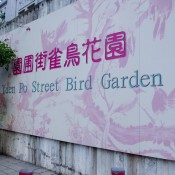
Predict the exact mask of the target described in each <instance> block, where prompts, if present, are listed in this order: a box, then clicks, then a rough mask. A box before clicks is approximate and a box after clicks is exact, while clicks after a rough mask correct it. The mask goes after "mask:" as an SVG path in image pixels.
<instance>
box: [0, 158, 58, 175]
mask: <svg viewBox="0 0 175 175" xmlns="http://www.w3.org/2000/svg"><path fill="white" fill-rule="evenodd" d="M21 169H32V170H33V172H34V173H33V175H56V173H54V172H52V171H48V170H47V169H44V168H41V167H37V166H35V165H33V164H30V163H26V162H23V161H21V160H16V159H13V158H11V157H7V156H4V155H0V175H19V171H20V170H21Z"/></svg>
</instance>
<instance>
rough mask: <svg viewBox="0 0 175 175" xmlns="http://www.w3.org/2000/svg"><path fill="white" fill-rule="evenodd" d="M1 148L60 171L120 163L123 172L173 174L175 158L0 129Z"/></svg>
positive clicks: (92, 173) (90, 171) (77, 172)
mask: <svg viewBox="0 0 175 175" xmlns="http://www.w3.org/2000/svg"><path fill="white" fill-rule="evenodd" d="M0 152H2V153H3V154H5V155H9V156H12V157H15V158H17V159H20V160H24V161H27V162H31V163H34V164H36V165H39V166H42V167H46V168H48V169H50V170H53V171H56V172H57V173H60V174H63V175H108V174H110V170H111V167H114V166H118V167H123V168H124V169H125V171H126V175H174V174H175V162H173V161H167V160H159V159H155V158H149V157H142V156H136V155H131V154H124V153H118V152H113V151H107V150H102V149H97V148H90V147H86V146H81V145H75V144H71V143H65V142H60V141H54V140H50V139H45V138H39V137H34V136H29V135H25V134H19V133H14V132H9V131H3V130H0Z"/></svg>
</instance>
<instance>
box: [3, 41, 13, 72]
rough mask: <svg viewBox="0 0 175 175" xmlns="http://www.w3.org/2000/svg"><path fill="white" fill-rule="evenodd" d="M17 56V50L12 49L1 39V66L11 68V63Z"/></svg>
mask: <svg viewBox="0 0 175 175" xmlns="http://www.w3.org/2000/svg"><path fill="white" fill-rule="evenodd" d="M15 57H16V54H15V51H14V50H12V49H11V47H9V46H8V45H7V44H6V43H4V42H2V41H0V67H5V69H6V70H8V69H9V64H10V63H11V62H12V60H14V59H15Z"/></svg>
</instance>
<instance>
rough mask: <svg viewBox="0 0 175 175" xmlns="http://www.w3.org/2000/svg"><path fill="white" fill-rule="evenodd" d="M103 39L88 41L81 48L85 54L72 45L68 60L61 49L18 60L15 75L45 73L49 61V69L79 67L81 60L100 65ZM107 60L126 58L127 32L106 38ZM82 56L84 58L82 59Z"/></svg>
mask: <svg viewBox="0 0 175 175" xmlns="http://www.w3.org/2000/svg"><path fill="white" fill-rule="evenodd" d="M101 42H102V40H101V39H97V38H96V37H94V38H93V39H92V40H90V39H87V40H86V42H85V43H83V44H82V45H81V46H82V47H83V49H84V52H83V53H82V54H81V53H80V52H79V46H78V44H76V43H71V44H70V45H69V46H68V47H67V50H66V58H63V57H62V56H63V51H61V50H60V49H59V48H53V50H52V51H51V52H50V53H48V52H47V51H43V52H39V53H37V54H36V55H32V54H30V55H27V56H25V57H24V60H23V59H22V58H17V59H15V60H14V62H13V74H14V75H19V74H22V73H31V72H33V71H34V70H35V71H36V72H37V71H44V70H45V69H46V64H47V60H48V63H49V69H50V70H52V69H60V68H62V67H70V66H79V65H80V61H81V59H84V58H85V59H84V60H85V62H86V64H88V63H89V61H92V62H95V63H99V62H100V61H102V58H100V57H99V53H100V51H101V50H102V49H101V48H100V43H101ZM104 51H105V60H114V59H118V58H123V57H125V56H126V34H125V32H123V31H122V32H116V33H112V34H109V35H107V36H106V38H105V50H104ZM81 56H82V57H83V58H81Z"/></svg>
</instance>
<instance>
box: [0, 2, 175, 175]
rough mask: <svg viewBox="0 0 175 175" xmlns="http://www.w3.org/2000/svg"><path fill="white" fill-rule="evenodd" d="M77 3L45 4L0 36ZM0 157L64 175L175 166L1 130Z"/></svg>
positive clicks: (151, 174)
mask: <svg viewBox="0 0 175 175" xmlns="http://www.w3.org/2000/svg"><path fill="white" fill-rule="evenodd" d="M74 1H76V0H44V1H43V2H42V3H40V4H39V5H38V6H36V7H33V8H32V9H30V10H28V11H26V12H24V13H23V14H20V15H19V16H18V17H17V18H16V19H14V20H12V21H11V22H8V23H6V24H3V25H1V26H0V34H4V33H6V32H9V31H11V30H13V29H15V28H17V27H23V25H24V24H27V23H29V22H31V21H33V20H36V19H38V18H40V17H42V16H45V15H47V14H49V13H51V12H53V11H55V10H57V9H59V8H61V7H64V6H66V5H68V4H70V3H73V2H74ZM0 153H3V154H6V155H9V156H12V157H15V158H17V159H20V160H24V161H27V162H31V163H34V164H36V165H39V166H42V167H46V168H48V169H50V170H54V171H56V172H58V173H60V174H63V175H108V174H110V170H111V167H114V166H118V167H124V169H125V171H126V175H174V174H175V162H173V161H167V160H160V159H155V158H149V157H141V156H136V155H130V154H124V153H118V152H112V151H107V150H102V149H97V148H90V147H86V146H80V145H75V144H70V143H65V142H60V141H55V140H50V139H45V138H39V137H34V136H29V135H25V134H19V133H14V132H9V131H4V130H0Z"/></svg>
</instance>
